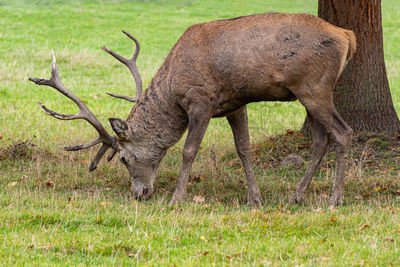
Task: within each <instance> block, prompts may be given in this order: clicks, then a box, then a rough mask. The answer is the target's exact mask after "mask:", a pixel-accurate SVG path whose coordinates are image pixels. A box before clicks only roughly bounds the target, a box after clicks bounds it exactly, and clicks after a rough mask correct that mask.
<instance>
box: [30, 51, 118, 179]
mask: <svg viewBox="0 0 400 267" xmlns="http://www.w3.org/2000/svg"><path fill="white" fill-rule="evenodd" d="M51 52H52V54H53V63H52V68H51V77H50V80H46V79H38V78H29V80H30V81H32V82H34V83H36V84H37V85H46V86H50V87H53V88H54V89H56V90H57V91H59V92H60V93H62V94H63V95H65V96H66V97H68V98H69V99H71V100H72V101H74V102H75V103H76V104H77V105H78V107H79V112H78V113H77V114H72V115H64V114H59V113H57V112H54V111H52V110H49V109H48V108H47V107H46V106H44V105H43V104H42V103H40V102H38V103H39V105H40V106H41V107H42V109H43V110H44V111H45V112H46V113H47V114H48V115H50V116H52V117H54V118H57V119H60V120H75V119H84V120H86V121H88V122H89V123H90V124H91V125H92V126H93V127H94V128H95V129H96V130H97V132H98V133H99V137H98V138H96V139H95V140H93V141H92V142H89V143H87V144H84V145H77V146H71V147H64V150H67V151H77V150H81V149H85V148H89V147H92V146H95V145H97V144H99V143H103V144H102V146H101V147H100V149H99V150H98V151H97V154H96V156H95V157H94V159H93V161H92V162H91V163H90V166H89V171H90V172H91V171H93V170H95V169H96V168H97V164H98V163H99V161H100V159H101V158H102V157H103V155H104V154H105V153H106V151H107V150H108V149H109V148H110V147H112V148H113V152H112V154H114V155H115V153H114V150H115V148H114V147H115V141H116V138H115V136H110V135H109V134H108V132H107V131H106V129H104V127H103V125H101V123H100V122H99V121H98V120H97V119H96V117H95V116H94V115H93V113H92V112H91V111H90V110H89V109H88V108H87V107H86V105H85V104H84V103H83V102H82V100H80V99H79V98H78V97H77V96H76V95H75V94H73V93H72V92H71V91H69V90H68V89H67V88H65V86H64V85H63V84H62V82H61V79H60V75H59V74H58V67H57V63H56V57H55V56H54V51H53V50H52V51H51ZM110 160H111V159H110Z"/></svg>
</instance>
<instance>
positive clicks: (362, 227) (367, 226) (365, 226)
mask: <svg viewBox="0 0 400 267" xmlns="http://www.w3.org/2000/svg"><path fill="white" fill-rule="evenodd" d="M366 228H369V224H364V225H363V226H361V227H360V230H364V229H366Z"/></svg>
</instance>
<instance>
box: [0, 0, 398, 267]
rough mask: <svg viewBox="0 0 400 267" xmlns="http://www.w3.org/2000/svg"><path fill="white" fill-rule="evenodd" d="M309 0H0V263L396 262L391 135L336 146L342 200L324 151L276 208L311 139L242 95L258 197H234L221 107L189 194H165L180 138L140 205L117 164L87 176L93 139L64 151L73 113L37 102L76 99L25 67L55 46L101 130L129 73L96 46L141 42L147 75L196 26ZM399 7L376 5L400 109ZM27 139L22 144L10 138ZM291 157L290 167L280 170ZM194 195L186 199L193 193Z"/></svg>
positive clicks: (276, 108) (80, 138)
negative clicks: (345, 156) (253, 200)
mask: <svg viewBox="0 0 400 267" xmlns="http://www.w3.org/2000/svg"><path fill="white" fill-rule="evenodd" d="M316 10H317V1H316V0H302V1H300V0H291V1H278V0H268V1H261V0H257V1H250V2H249V1H209V0H206V1H194V0H193V1H177V0H171V1H163V0H159V1H118V0H114V1H112V0H99V1H88V0H73V1H60V0H59V1H50V0H34V1H27V0H15V1H6V0H0V110H1V112H0V181H1V182H0V247H1V248H0V262H1V263H2V264H4V265H11V264H14V265H61V266H65V265H78V264H83V265H118V266H120V265H135V264H137V265H178V266H181V265H189V266H201V265H218V266H220V265H248V266H250V265H251V266H253V265H257V266H269V265H273V266H275V265H276V266H278V265H287V266H293V265H328V266H342V265H369V266H388V265H390V264H392V265H400V261H399V259H400V249H399V247H400V246H399V244H400V226H399V225H400V217H399V216H400V215H399V214H400V179H399V153H400V147H399V144H398V141H396V140H392V139H387V138H385V137H382V136H366V137H362V136H360V137H359V138H355V140H354V143H355V144H354V146H353V149H352V151H351V153H350V155H349V168H348V171H347V180H346V189H345V190H346V193H345V194H346V195H345V204H344V205H343V206H342V207H339V208H337V209H335V210H328V209H327V198H328V195H329V193H330V187H331V184H332V179H333V161H334V155H333V154H332V153H331V152H330V153H328V155H327V156H326V157H325V159H324V162H323V164H322V166H321V168H320V170H319V171H318V172H317V173H316V175H315V179H314V181H313V184H312V185H311V187H310V190H309V194H308V195H307V198H306V203H305V204H304V205H298V206H289V205H287V203H288V197H289V196H290V194H291V193H292V192H293V191H294V189H295V187H296V184H297V182H298V181H299V178H300V177H301V176H302V175H303V173H304V171H305V167H306V165H307V162H308V161H309V160H310V147H311V146H310V141H309V140H308V139H307V138H304V137H302V136H299V135H298V133H297V132H295V133H294V134H290V133H289V134H288V135H287V136H285V135H284V134H285V133H286V130H287V129H300V127H301V125H302V123H303V121H304V117H305V112H304V109H303V108H302V107H301V105H300V104H299V103H298V102H295V103H266V102H265V103H257V104H250V105H249V107H248V110H249V124H250V131H251V132H250V134H251V138H252V144H253V154H252V158H253V165H254V167H255V173H256V176H257V179H258V183H259V184H260V188H261V191H262V195H263V198H264V206H263V208H261V209H260V210H250V209H249V208H248V207H247V206H246V188H245V184H246V182H245V177H244V173H243V171H242V168H241V164H240V160H239V159H238V157H237V156H236V153H235V150H234V144H233V140H232V139H233V138H232V136H231V132H230V128H229V126H228V124H227V122H226V120H225V119H214V120H212V122H211V124H210V127H209V129H208V130H207V133H206V136H205V139H204V141H203V144H202V148H201V152H200V153H199V155H198V157H197V160H196V162H195V164H194V166H193V171H192V174H191V179H190V185H189V189H188V199H189V201H188V203H186V204H184V205H181V206H177V207H170V206H169V205H168V201H169V200H170V199H171V196H172V192H173V189H174V186H175V183H176V178H177V176H178V173H179V168H180V166H181V151H182V144H183V142H184V139H182V140H181V141H180V142H179V143H178V144H177V145H176V146H174V147H173V148H171V149H170V151H169V153H168V154H167V156H166V158H165V159H164V160H163V162H162V165H161V167H160V170H159V174H158V178H157V182H156V188H157V189H156V190H157V192H156V193H155V195H154V197H153V198H152V199H150V200H148V201H143V202H137V201H135V200H132V199H131V198H130V196H129V179H128V177H127V176H128V173H127V171H126V170H125V168H124V167H123V166H122V165H121V164H120V163H119V162H117V161H116V160H113V161H112V162H111V163H108V164H106V163H105V162H104V160H103V161H101V162H100V164H99V168H98V169H97V170H96V171H95V172H93V173H88V172H87V168H88V162H90V160H91V159H92V158H93V156H94V154H95V152H96V148H94V149H90V150H88V151H82V152H76V153H68V152H64V151H62V150H61V149H60V147H62V146H64V145H72V144H77V143H83V142H86V141H89V140H91V139H92V138H93V137H94V136H95V132H94V131H93V129H92V128H91V126H90V125H88V124H87V123H86V122H80V121H69V122H66V121H58V120H56V119H54V118H51V117H49V116H47V115H45V114H44V113H43V112H42V111H41V109H40V107H39V106H38V105H37V104H36V101H41V102H43V103H44V104H46V105H47V106H48V107H49V108H51V109H54V110H56V111H59V112H62V113H73V112H76V111H77V110H76V107H75V106H74V104H73V103H72V102H71V101H69V100H68V99H66V98H65V97H64V96H62V95H61V94H59V93H57V92H56V91H55V90H52V89H51V88H47V87H38V86H35V85H34V84H32V83H30V82H28V81H27V79H28V77H41V78H47V77H49V75H50V70H51V66H50V63H51V49H54V51H55V53H56V56H57V60H58V65H59V70H60V74H61V77H62V80H63V82H64V84H65V85H66V86H67V87H68V88H69V89H70V90H72V91H73V92H74V93H76V94H77V95H78V96H79V97H81V98H82V100H84V101H85V103H87V105H88V106H89V108H90V109H91V110H92V111H93V112H94V113H95V114H96V115H97V116H98V118H99V119H100V121H102V122H103V123H104V125H105V126H106V127H107V129H108V130H110V131H111V128H110V127H109V125H108V123H107V118H109V117H120V118H124V117H126V116H127V114H128V112H129V111H130V109H131V106H132V105H131V104H130V103H127V102H126V101H122V100H117V99H111V98H110V97H107V96H106V95H105V94H104V93H105V92H106V91H112V92H115V93H122V94H129V95H132V94H133V93H132V92H133V88H134V85H133V84H134V83H133V79H132V77H131V76H130V74H129V72H128V71H127V69H126V67H125V66H121V64H120V63H118V62H116V61H115V60H114V59H113V58H111V57H110V56H109V55H107V54H105V53H104V52H103V51H101V50H100V49H99V47H100V46H102V45H107V46H108V47H109V48H111V49H113V50H115V51H118V52H119V53H121V54H123V55H130V54H131V53H132V44H131V42H130V40H129V39H127V38H126V37H125V36H124V35H123V34H122V33H121V32H120V31H121V30H122V29H124V30H127V31H129V32H131V33H132V34H133V35H135V36H136V37H137V38H138V39H139V40H140V42H141V46H142V50H141V54H140V56H139V59H138V67H139V69H140V71H141V73H142V77H143V81H144V85H147V84H149V82H150V80H151V78H152V76H153V75H154V74H155V72H156V71H157V69H158V67H159V66H160V65H161V64H162V61H163V59H164V58H165V57H166V55H167V54H168V52H169V50H170V48H171V47H172V46H173V44H174V43H175V42H176V40H177V39H178V38H179V36H180V35H181V34H182V32H183V31H184V30H185V29H186V28H187V27H188V26H190V25H192V24H194V23H199V22H204V21H209V20H213V19H220V18H229V17H234V16H240V15H246V14H252V13H261V12H266V11H284V12H307V13H314V14H315V13H316ZM399 16H400V8H399V7H398V5H397V2H396V1H395V0H386V1H383V25H384V42H385V43H384V44H385V58H386V65H387V72H388V78H389V82H390V85H391V89H392V96H393V100H394V104H395V108H396V110H397V111H398V112H399V111H400V99H399V98H400V81H399V79H400V60H399V58H400V48H399V46H398V43H399V42H400V31H399V26H400V25H399V21H398V18H399ZM23 141H24V142H23ZM290 153H297V154H301V155H302V156H303V157H304V158H305V159H306V163H305V164H304V166H301V167H300V168H291V167H281V166H279V163H280V161H281V160H282V159H283V158H284V157H285V156H287V155H288V154H290ZM196 195H199V196H203V197H204V198H205V201H204V202H202V203H196V202H194V201H191V200H192V199H193V197H194V196H196Z"/></svg>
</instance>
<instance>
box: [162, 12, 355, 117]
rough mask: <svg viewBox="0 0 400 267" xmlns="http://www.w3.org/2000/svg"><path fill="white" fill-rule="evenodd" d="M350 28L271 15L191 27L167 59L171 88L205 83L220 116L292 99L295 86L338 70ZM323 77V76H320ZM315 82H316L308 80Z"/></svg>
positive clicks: (181, 91)
mask: <svg viewBox="0 0 400 267" xmlns="http://www.w3.org/2000/svg"><path fill="white" fill-rule="evenodd" d="M346 32H347V31H346V30H343V29H341V28H338V27H335V26H333V25H331V24H329V23H327V22H325V21H323V20H322V19H320V18H318V17H315V16H313V15H308V14H285V13H267V14H257V15H252V16H247V17H239V18H235V19H228V20H217V21H212V22H207V23H202V24H197V25H193V26H191V27H189V28H188V29H187V30H186V31H185V33H184V34H183V35H182V37H181V38H180V40H179V41H178V43H177V44H176V45H175V47H174V49H173V50H172V51H171V54H170V56H169V60H170V62H169V64H170V67H171V68H170V70H169V72H170V73H172V74H173V75H171V77H173V78H172V79H171V81H172V83H171V86H172V87H171V89H172V90H176V92H178V94H182V95H184V93H185V91H186V90H189V89H190V88H191V87H192V86H198V85H203V86H204V87H206V88H208V89H209V90H210V91H211V93H214V94H215V95H216V97H217V99H218V101H219V110H218V111H217V112H216V113H220V114H216V115H223V114H224V112H225V111H229V110H231V109H234V108H235V107H239V106H240V105H243V104H246V103H249V102H254V101H263V100H269V101H276V100H279V101H289V100H294V99H296V98H295V92H293V90H291V89H289V88H294V87H295V86H296V84H298V83H301V82H303V81H304V79H310V77H309V76H310V75H312V76H313V77H314V78H315V80H318V79H319V78H320V76H321V75H323V74H324V73H325V72H326V70H327V69H332V71H334V72H338V69H337V68H340V65H341V59H342V58H343V53H347V50H348V48H347V47H348V43H349V40H348V37H347V36H346ZM318 76H319V77H318ZM310 83H312V81H310Z"/></svg>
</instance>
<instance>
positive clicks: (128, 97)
mask: <svg viewBox="0 0 400 267" xmlns="http://www.w3.org/2000/svg"><path fill="white" fill-rule="evenodd" d="M106 94H107V95H109V96H112V97H116V98H121V99H124V100H127V101H129V102H136V101H137V100H138V98H137V97H131V96H127V95H118V94H113V93H110V92H106Z"/></svg>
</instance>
